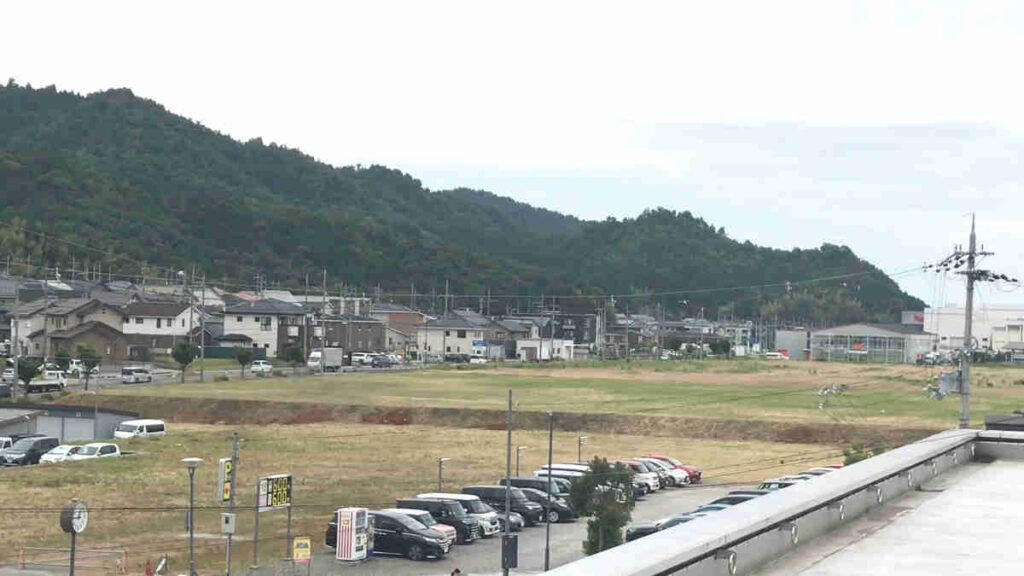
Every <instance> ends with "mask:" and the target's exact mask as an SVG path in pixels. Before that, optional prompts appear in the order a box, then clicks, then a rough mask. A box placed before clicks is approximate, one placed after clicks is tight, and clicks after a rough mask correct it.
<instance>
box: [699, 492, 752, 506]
mask: <svg viewBox="0 0 1024 576" xmlns="http://www.w3.org/2000/svg"><path fill="white" fill-rule="evenodd" d="M757 497H758V496H757V495H754V494H728V495H726V496H722V497H721V498H719V499H717V500H712V501H711V502H708V503H707V504H705V506H707V505H711V504H725V505H726V506H735V505H737V504H743V503H744V502H746V501H748V500H753V499H754V498H757Z"/></svg>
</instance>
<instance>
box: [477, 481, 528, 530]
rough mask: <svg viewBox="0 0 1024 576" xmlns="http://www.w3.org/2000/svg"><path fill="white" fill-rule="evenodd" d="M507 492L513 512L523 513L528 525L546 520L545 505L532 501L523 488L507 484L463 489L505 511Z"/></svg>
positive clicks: (502, 511)
mask: <svg viewBox="0 0 1024 576" xmlns="http://www.w3.org/2000/svg"><path fill="white" fill-rule="evenodd" d="M506 492H508V494H507V496H508V497H509V504H510V505H511V510H512V512H517V513H519V514H520V515H522V517H523V520H525V521H526V525H527V526H534V525H536V524H539V523H540V522H543V521H544V507H543V506H541V505H540V504H537V503H536V502H531V501H530V499H529V498H527V497H526V494H523V492H522V490H520V489H519V488H515V487H509V488H506V487H505V486H466V487H464V488H463V489H462V493H463V494H472V495H474V496H479V497H480V499H481V500H483V501H484V502H486V503H487V504H488V505H489V506H491V507H492V508H494V509H495V510H497V511H498V512H499V513H502V514H504V513H505V497H506Z"/></svg>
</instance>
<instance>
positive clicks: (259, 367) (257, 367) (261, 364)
mask: <svg viewBox="0 0 1024 576" xmlns="http://www.w3.org/2000/svg"><path fill="white" fill-rule="evenodd" d="M249 371H250V372H252V373H253V374H271V373H273V372H274V366H273V365H272V364H271V363H270V362H267V361H266V360H253V362H252V366H251V367H250V368H249Z"/></svg>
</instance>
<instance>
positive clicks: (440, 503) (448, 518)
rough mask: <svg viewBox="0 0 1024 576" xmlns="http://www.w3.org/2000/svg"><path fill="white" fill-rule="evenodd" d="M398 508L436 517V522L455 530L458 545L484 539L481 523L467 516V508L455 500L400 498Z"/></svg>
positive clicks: (396, 503)
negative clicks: (419, 511)
mask: <svg viewBox="0 0 1024 576" xmlns="http://www.w3.org/2000/svg"><path fill="white" fill-rule="evenodd" d="M395 506H397V507H398V508H404V509H411V510H423V511H425V512H427V513H429V514H430V515H431V516H433V517H434V520H436V521H438V522H440V523H442V524H447V525H449V526H452V527H453V528H455V535H456V543H458V544H472V543H473V541H474V540H479V539H480V538H483V535H484V534H483V530H482V529H481V527H480V521H479V520H478V519H476V518H475V517H473V516H470V515H468V514H466V510H465V508H463V507H462V505H461V504H459V503H458V502H456V501H455V500H446V499H441V498H399V499H398V500H396V501H395Z"/></svg>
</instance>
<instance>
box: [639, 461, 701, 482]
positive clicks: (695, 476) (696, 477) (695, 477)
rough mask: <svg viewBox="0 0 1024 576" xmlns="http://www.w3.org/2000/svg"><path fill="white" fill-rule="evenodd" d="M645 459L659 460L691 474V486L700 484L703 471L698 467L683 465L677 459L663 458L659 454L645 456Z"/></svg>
mask: <svg viewBox="0 0 1024 576" xmlns="http://www.w3.org/2000/svg"><path fill="white" fill-rule="evenodd" d="M644 458H657V459H658V460H661V461H663V462H668V463H669V464H671V465H673V466H675V467H676V468H678V469H680V470H684V471H685V472H686V473H687V474H689V475H690V484H700V479H701V471H700V470H698V469H697V467H696V466H690V465H689V464H683V463H682V462H680V461H679V460H677V459H675V458H672V457H671V456H662V455H659V454H644Z"/></svg>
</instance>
